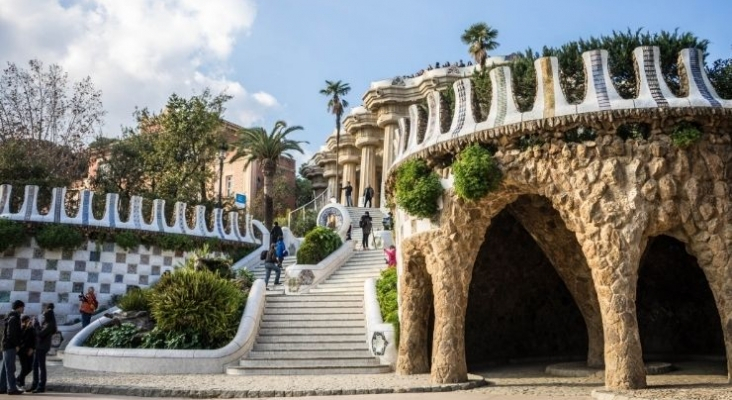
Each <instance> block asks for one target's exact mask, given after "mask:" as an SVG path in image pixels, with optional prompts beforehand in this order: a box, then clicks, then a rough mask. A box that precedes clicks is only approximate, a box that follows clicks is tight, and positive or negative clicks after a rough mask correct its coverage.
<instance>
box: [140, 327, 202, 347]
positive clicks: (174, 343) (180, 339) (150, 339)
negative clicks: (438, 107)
mask: <svg viewBox="0 0 732 400" xmlns="http://www.w3.org/2000/svg"><path fill="white" fill-rule="evenodd" d="M140 347H141V348H143V349H176V350H181V349H201V348H204V347H205V346H204V345H203V343H202V341H201V335H200V334H199V333H198V332H194V331H193V330H186V331H164V330H161V329H159V328H158V327H157V326H156V327H155V328H153V330H151V331H150V332H148V333H147V334H146V335H145V336H144V337H143V339H142V343H141V344H140Z"/></svg>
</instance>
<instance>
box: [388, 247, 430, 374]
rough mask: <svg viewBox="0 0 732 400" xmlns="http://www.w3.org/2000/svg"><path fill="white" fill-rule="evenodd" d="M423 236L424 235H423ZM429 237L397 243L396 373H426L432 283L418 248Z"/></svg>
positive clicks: (428, 360)
mask: <svg viewBox="0 0 732 400" xmlns="http://www.w3.org/2000/svg"><path fill="white" fill-rule="evenodd" d="M425 236H427V235H425ZM425 241H427V242H429V241H430V239H429V238H425V237H418V238H415V240H411V239H407V240H405V241H403V242H401V244H400V249H399V251H400V253H401V259H402V263H401V267H402V271H401V273H400V275H399V314H400V315H399V354H398V357H397V363H396V373H397V374H400V375H411V374H421V373H426V372H429V370H430V358H429V357H430V355H429V353H428V352H427V349H428V343H427V337H428V334H429V332H428V329H429V319H430V313H431V310H432V283H431V282H430V276H429V274H428V273H427V267H426V265H425V256H424V254H423V253H422V249H425V248H426V246H425V245H424V242H425Z"/></svg>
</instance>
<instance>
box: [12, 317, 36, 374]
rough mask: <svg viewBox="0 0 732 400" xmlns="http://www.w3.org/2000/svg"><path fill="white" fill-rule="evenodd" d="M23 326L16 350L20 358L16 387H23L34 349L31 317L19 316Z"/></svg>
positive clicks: (30, 366) (31, 369)
mask: <svg viewBox="0 0 732 400" xmlns="http://www.w3.org/2000/svg"><path fill="white" fill-rule="evenodd" d="M20 322H21V325H22V328H23V344H22V345H21V346H20V350H19V351H18V360H20V373H19V374H18V377H17V378H16V379H15V381H16V382H17V384H18V388H25V377H26V376H28V374H30V373H31V372H32V371H33V353H34V352H35V350H36V328H35V327H34V326H33V321H31V317H29V316H27V315H24V316H23V317H21V318H20Z"/></svg>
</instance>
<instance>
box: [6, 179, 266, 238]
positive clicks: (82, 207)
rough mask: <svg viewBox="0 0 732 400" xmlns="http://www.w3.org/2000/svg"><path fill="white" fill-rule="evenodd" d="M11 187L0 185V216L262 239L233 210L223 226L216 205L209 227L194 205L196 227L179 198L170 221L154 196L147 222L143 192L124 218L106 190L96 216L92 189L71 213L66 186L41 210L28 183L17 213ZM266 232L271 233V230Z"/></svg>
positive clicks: (35, 189)
mask: <svg viewBox="0 0 732 400" xmlns="http://www.w3.org/2000/svg"><path fill="white" fill-rule="evenodd" d="M12 190H13V188H12V186H10V185H0V218H6V219H11V220H14V221H24V222H38V223H57V224H70V225H80V226H93V227H103V228H113V229H130V230H140V231H149V232H159V233H174V234H181V235H189V236H198V237H207V238H217V239H221V240H227V241H233V242H241V243H252V244H259V243H260V241H259V240H257V239H255V238H254V235H253V234H252V228H253V225H255V224H259V225H261V223H260V222H259V221H254V220H251V218H248V219H247V220H246V221H245V229H246V231H245V232H244V233H242V232H241V231H240V229H239V214H238V213H237V212H234V211H232V212H229V223H228V226H224V220H223V210H221V209H218V208H215V209H214V210H213V219H214V226H213V229H211V230H210V229H208V227H207V224H206V207H204V206H200V205H198V206H195V215H196V218H195V223H194V224H193V227H190V226H188V223H187V222H186V204H185V203H181V202H177V203H176V204H175V208H174V212H173V221H172V223H170V224H169V223H168V222H167V221H166V218H165V200H161V199H156V200H153V204H152V205H153V207H152V215H151V218H150V219H149V221H150V222H147V221H148V219H146V218H145V217H144V215H143V207H142V202H143V198H142V197H140V196H132V198H131V199H130V205H129V217H128V218H127V220H126V221H123V220H121V218H120V213H119V209H120V203H119V195H118V194H116V193H107V195H106V203H105V204H106V206H105V211H104V216H103V217H102V218H101V219H97V218H95V217H94V214H93V212H92V200H93V198H94V193H93V192H91V191H89V190H82V191H80V192H79V195H78V203H79V206H78V211H77V213H76V215H73V216H69V215H68V214H67V212H66V209H67V207H66V206H67V204H66V188H54V189H53V191H52V193H51V203H50V205H49V207H48V208H45V207H43V209H44V210H47V211H46V212H44V213H41V212H40V211H39V207H38V191H39V188H38V186H35V185H28V186H26V187H25V195H24V197H23V202H22V205H21V207H20V210H19V211H18V212H17V213H13V212H11V210H10V199H11V194H12ZM258 228H259V229H260V230H263V232H266V229H264V228H263V225H262V226H261V227H259V226H258ZM266 233H267V234H268V232H266Z"/></svg>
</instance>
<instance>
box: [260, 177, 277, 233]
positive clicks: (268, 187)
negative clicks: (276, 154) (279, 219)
mask: <svg viewBox="0 0 732 400" xmlns="http://www.w3.org/2000/svg"><path fill="white" fill-rule="evenodd" d="M262 172H263V173H264V226H266V227H267V229H272V221H273V220H274V201H273V200H272V191H273V190H274V176H275V170H274V169H273V168H271V167H269V166H268V165H267V163H266V162H265V163H264V165H263V166H262Z"/></svg>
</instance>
